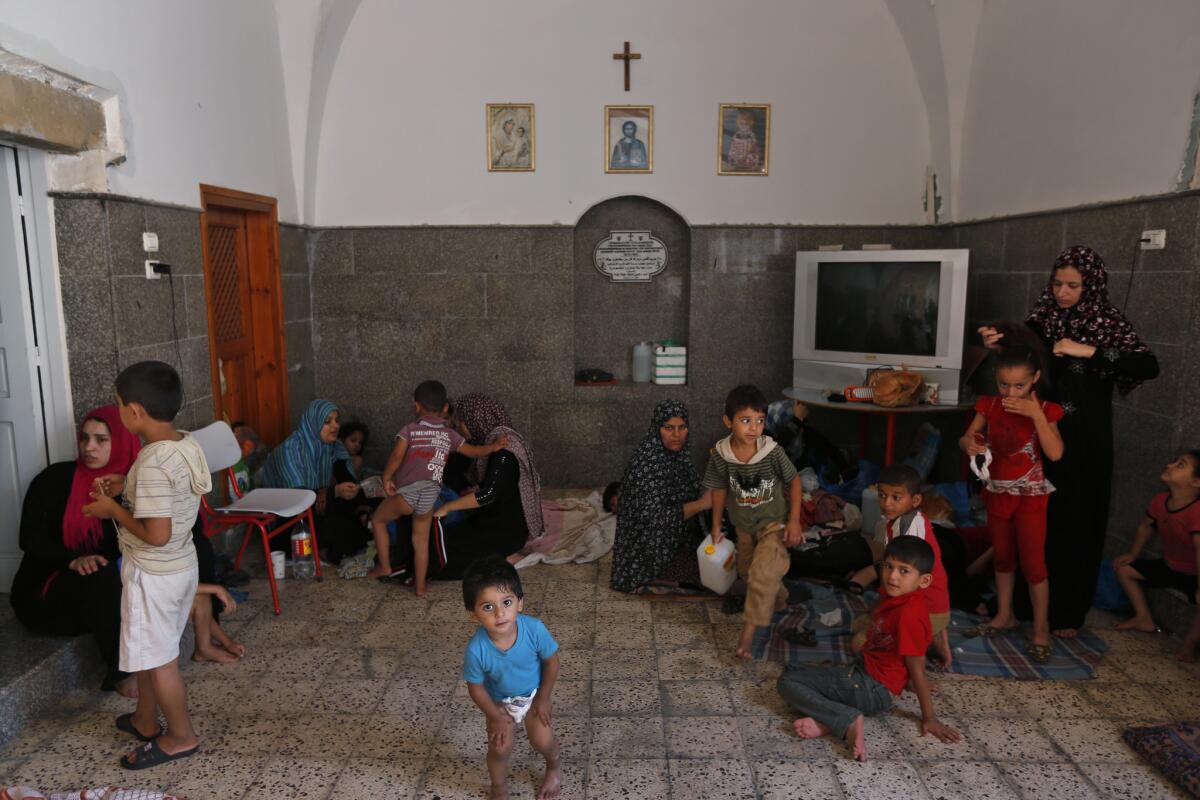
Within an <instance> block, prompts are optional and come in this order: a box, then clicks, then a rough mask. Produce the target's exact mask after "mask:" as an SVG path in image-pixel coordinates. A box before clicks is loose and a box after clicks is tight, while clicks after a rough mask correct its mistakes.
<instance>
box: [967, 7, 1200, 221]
mask: <svg viewBox="0 0 1200 800" xmlns="http://www.w3.org/2000/svg"><path fill="white" fill-rule="evenodd" d="M1198 81H1200V2H1196V0H1147V2H1129V0H1005V2H985V3H984V9H983V18H982V21H981V23H980V27H979V33H978V37H977V48H976V52H975V58H974V62H973V68H972V75H971V82H970V91H969V97H968V101H967V111H966V117H965V121H964V125H963V150H962V172H961V176H960V181H959V191H958V207H959V213H958V217H959V218H960V219H977V218H981V217H988V216H994V215H998V214H1011V213H1015V212H1021V211H1032V210H1037V209H1047V208H1057V207H1062V206H1071V205H1076V204H1079V203H1092V202H1098V201H1103V200H1119V199H1124V198H1129V197H1135V196H1139V195H1146V194H1160V193H1163V192H1168V191H1171V190H1172V189H1173V188H1174V180H1175V177H1176V175H1177V174H1178V172H1179V166H1180V164H1181V161H1182V158H1183V149H1184V142H1185V141H1186V137H1187V129H1188V120H1189V115H1190V114H1191V108H1192V98H1193V97H1194V95H1195V92H1196V90H1197V83H1198Z"/></svg>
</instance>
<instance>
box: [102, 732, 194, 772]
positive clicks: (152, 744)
mask: <svg viewBox="0 0 1200 800" xmlns="http://www.w3.org/2000/svg"><path fill="white" fill-rule="evenodd" d="M134 752H136V753H137V760H136V761H130V760H129V755H128V754H126V755H123V756H121V766H122V767H124V768H125V769H149V768H150V767H157V766H158V765H159V764H166V763H167V762H168V761H178V760H179V759H181V758H187V757H188V756H192V755H195V754H196V753H198V752H200V745H196V746H195V747H193V748H192V749H191V750H181V751H180V752H178V753H168V752H167V751H166V750H163V749H162V748H161V747H159V746H158V741H157V740H156V739H152V740H150V741H148V742H146V743H145V744H144V745H142V746H141V747H139V748H138V749H137V750H136V751H134Z"/></svg>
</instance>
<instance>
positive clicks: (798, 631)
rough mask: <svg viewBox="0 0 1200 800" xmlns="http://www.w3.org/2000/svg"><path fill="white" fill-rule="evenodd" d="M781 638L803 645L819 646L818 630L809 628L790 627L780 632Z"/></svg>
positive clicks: (789, 642) (790, 642)
mask: <svg viewBox="0 0 1200 800" xmlns="http://www.w3.org/2000/svg"><path fill="white" fill-rule="evenodd" d="M779 638H780V639H783V640H784V641H785V642H787V643H788V644H798V645H800V646H801V647H816V646H817V632H816V631H814V630H809V629H808V628H788V629H787V630H786V631H783V632H782V633H780V634H779Z"/></svg>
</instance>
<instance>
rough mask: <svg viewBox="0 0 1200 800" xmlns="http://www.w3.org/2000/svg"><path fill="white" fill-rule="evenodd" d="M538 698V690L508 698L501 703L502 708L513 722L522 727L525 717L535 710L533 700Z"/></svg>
mask: <svg viewBox="0 0 1200 800" xmlns="http://www.w3.org/2000/svg"><path fill="white" fill-rule="evenodd" d="M535 697H537V689H534V690H533V691H532V692H530V693H529V694H522V695H517V696H516V697H506V698H504V699H503V700H501V701H500V705H501V707H502V708H503V709H504V710H505V711H506V712H508V715H509V716H510V717H512V721H513V722H515V723H517V724H518V725H520V724H521V723H522V722H524V721H525V715H526V714H528V713H529V709H531V708H533V698H535Z"/></svg>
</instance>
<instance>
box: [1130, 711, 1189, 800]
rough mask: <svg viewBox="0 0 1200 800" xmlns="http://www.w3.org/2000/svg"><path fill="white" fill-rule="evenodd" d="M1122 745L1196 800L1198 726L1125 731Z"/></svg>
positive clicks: (1180, 723) (1174, 725)
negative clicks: (1124, 744) (1126, 745)
mask: <svg viewBox="0 0 1200 800" xmlns="http://www.w3.org/2000/svg"><path fill="white" fill-rule="evenodd" d="M1124 737H1125V741H1126V742H1127V743H1128V744H1129V746H1130V747H1132V748H1133V749H1134V751H1136V752H1137V754H1138V755H1139V756H1141V757H1142V758H1144V759H1145V760H1146V761H1148V762H1150V764H1152V765H1153V766H1154V767H1156V768H1157V769H1158V771H1159V772H1161V773H1162V774H1163V775H1166V776H1167V777H1168V778H1170V779H1171V780H1172V781H1174V782H1175V783H1176V784H1177V785H1178V786H1179V788H1181V789H1183V790H1184V791H1185V792H1188V793H1189V794H1191V795H1192V796H1193V797H1200V722H1175V723H1172V724H1170V725H1155V726H1153V727H1149V728H1126V729H1125V733H1124Z"/></svg>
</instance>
